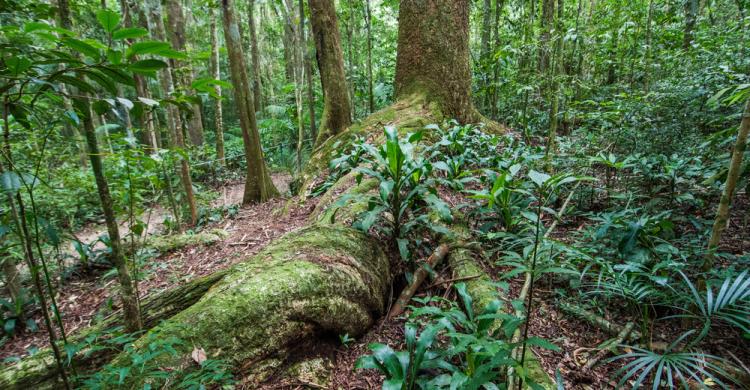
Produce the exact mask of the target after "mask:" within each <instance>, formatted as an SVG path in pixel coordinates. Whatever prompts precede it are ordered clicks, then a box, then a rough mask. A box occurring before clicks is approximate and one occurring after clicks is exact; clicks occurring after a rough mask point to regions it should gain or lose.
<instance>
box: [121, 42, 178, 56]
mask: <svg viewBox="0 0 750 390" xmlns="http://www.w3.org/2000/svg"><path fill="white" fill-rule="evenodd" d="M170 48H171V47H170V46H169V44H168V43H166V42H161V41H144V42H136V43H134V44H133V45H131V46H130V47H129V48H128V55H127V57H128V58H133V56H136V55H143V54H157V53H159V52H161V51H164V50H169V49H170Z"/></svg>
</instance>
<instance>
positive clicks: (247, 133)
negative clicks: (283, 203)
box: [221, 0, 278, 204]
mask: <svg viewBox="0 0 750 390" xmlns="http://www.w3.org/2000/svg"><path fill="white" fill-rule="evenodd" d="M221 4H222V11H223V15H224V41H225V42H226V45H227V52H228V53H229V68H230V70H231V72H230V73H231V75H232V83H233V84H234V88H232V91H234V102H235V105H236V106H237V113H238V115H239V117H240V127H241V128H242V141H243V144H244V146H245V158H246V159H247V178H246V181H245V194H244V196H243V198H242V203H244V204H248V203H258V202H265V201H266V200H268V199H270V198H272V197H274V196H276V195H278V190H276V187H274V185H273V182H272V181H271V177H270V176H269V174H268V168H266V163H265V161H263V150H262V149H261V145H260V134H259V133H258V123H257V122H256V119H255V108H254V107H255V106H254V105H253V97H252V95H250V83H249V81H248V78H247V66H246V65H245V55H244V54H243V53H242V32H241V30H240V26H239V24H238V23H237V19H236V16H235V11H234V2H233V1H232V0H222V2H221Z"/></svg>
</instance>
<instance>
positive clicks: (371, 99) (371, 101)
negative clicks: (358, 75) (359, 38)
mask: <svg viewBox="0 0 750 390" xmlns="http://www.w3.org/2000/svg"><path fill="white" fill-rule="evenodd" d="M365 27H366V28H367V92H368V93H367V97H368V101H367V103H368V108H369V109H370V112H369V113H370V114H372V113H373V112H375V95H374V93H373V88H372V84H373V80H372V10H371V9H370V0H365Z"/></svg>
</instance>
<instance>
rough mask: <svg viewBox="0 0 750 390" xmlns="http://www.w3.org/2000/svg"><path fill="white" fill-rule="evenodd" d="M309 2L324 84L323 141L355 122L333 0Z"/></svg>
mask: <svg viewBox="0 0 750 390" xmlns="http://www.w3.org/2000/svg"><path fill="white" fill-rule="evenodd" d="M309 4H310V15H311V17H310V23H311V24H312V30H313V35H314V39H315V48H316V55H317V59H318V69H319V70H320V83H321V85H322V87H323V117H322V118H321V120H320V130H319V131H318V138H317V140H316V142H315V144H316V145H320V144H321V143H322V142H323V141H325V140H326V139H328V138H330V137H332V136H335V135H337V134H339V133H341V132H342V131H343V130H344V129H346V128H347V127H349V125H351V102H350V101H349V92H348V90H347V85H346V72H345V71H344V56H343V53H342V51H341V37H340V36H339V28H338V21H337V17H336V9H335V7H334V5H333V0H310V3H309Z"/></svg>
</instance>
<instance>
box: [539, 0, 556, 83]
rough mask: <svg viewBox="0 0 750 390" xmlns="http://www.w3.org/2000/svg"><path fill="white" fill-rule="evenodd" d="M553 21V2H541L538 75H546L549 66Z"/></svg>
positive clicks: (548, 0) (549, 0)
mask: <svg viewBox="0 0 750 390" xmlns="http://www.w3.org/2000/svg"><path fill="white" fill-rule="evenodd" d="M554 21H555V0H543V2H542V19H541V28H542V32H541V34H540V35H539V65H538V68H539V73H542V74H544V73H546V72H547V70H548V69H549V64H550V53H551V52H552V50H551V45H550V40H551V38H552V25H553V24H554Z"/></svg>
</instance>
